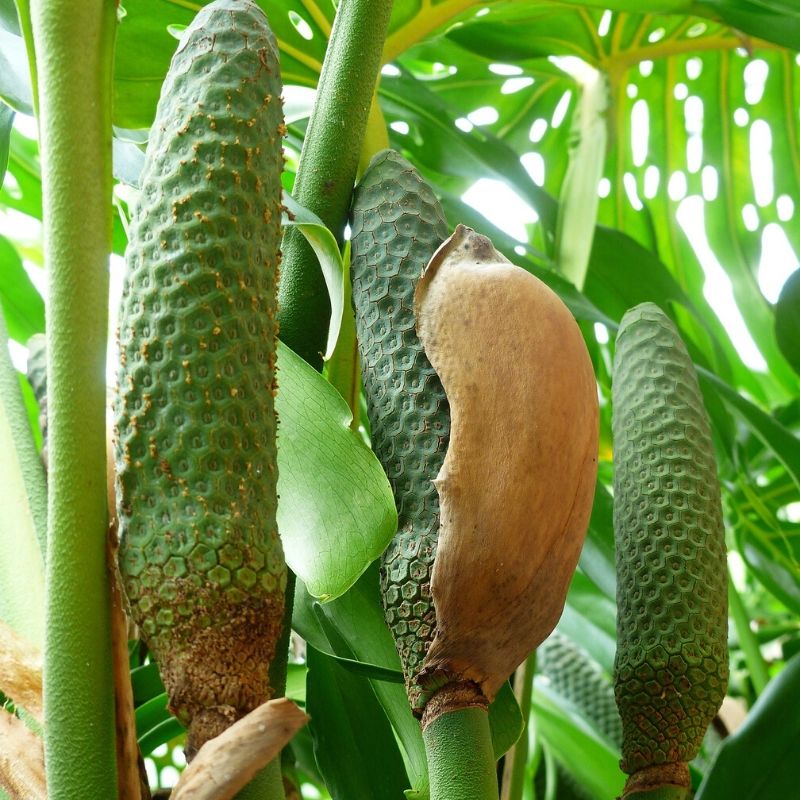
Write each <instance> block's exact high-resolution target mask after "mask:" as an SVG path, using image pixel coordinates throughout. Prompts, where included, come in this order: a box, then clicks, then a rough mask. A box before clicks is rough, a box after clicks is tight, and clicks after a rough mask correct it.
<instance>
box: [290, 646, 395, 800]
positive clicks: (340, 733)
mask: <svg viewBox="0 0 800 800" xmlns="http://www.w3.org/2000/svg"><path fill="white" fill-rule="evenodd" d="M307 660H308V687H307V704H306V708H307V711H308V714H309V716H310V717H311V722H310V723H309V727H310V729H311V733H312V735H313V737H314V754H315V756H316V760H317V765H318V766H319V769H320V773H321V774H322V776H323V778H324V779H325V783H326V785H327V787H328V790H329V791H330V793H331V796H332V797H333V800H352V798H356V797H364V798H366V797H369V798H375V800H403V797H404V794H403V793H404V790H405V789H406V788H408V778H407V777H406V772H405V769H404V767H403V761H402V758H401V757H400V753H399V751H398V749H397V743H396V741H395V738H394V735H393V734H392V729H391V727H390V726H389V722H388V720H387V718H386V714H385V713H384V712H383V709H382V708H381V706H380V705H379V704H378V701H377V698H376V697H375V693H374V692H373V691H372V689H371V687H370V686H369V684H366V686H365V684H364V682H363V681H361V680H359V679H358V678H357V677H356V676H354V675H353V674H352V673H350V672H348V671H347V670H346V669H344V668H342V667H341V666H340V665H339V664H338V663H337V662H336V661H334V660H333V659H331V658H329V657H328V656H326V655H324V654H323V653H320V652H319V651H317V650H315V649H314V648H313V647H309V648H308V653H307Z"/></svg>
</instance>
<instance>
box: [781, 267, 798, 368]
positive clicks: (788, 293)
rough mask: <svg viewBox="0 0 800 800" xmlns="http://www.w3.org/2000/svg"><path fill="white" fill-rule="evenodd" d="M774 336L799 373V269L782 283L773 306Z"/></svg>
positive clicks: (787, 358)
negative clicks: (778, 295)
mask: <svg viewBox="0 0 800 800" xmlns="http://www.w3.org/2000/svg"><path fill="white" fill-rule="evenodd" d="M775 338H776V339H777V340H778V347H780V349H781V352H782V353H783V355H784V356H785V357H786V360H787V361H788V362H789V363H790V364H791V365H792V369H794V371H795V372H796V373H797V374H798V375H800V270H796V271H795V272H794V273H792V275H791V276H790V277H789V279H788V280H787V281H786V283H785V284H784V285H783V289H782V290H781V295H780V297H779V298H778V304H777V305H776V306H775Z"/></svg>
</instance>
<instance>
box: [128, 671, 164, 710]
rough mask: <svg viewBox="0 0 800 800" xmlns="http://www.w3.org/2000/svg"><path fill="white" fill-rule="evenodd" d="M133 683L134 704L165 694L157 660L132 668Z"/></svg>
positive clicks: (143, 702)
mask: <svg viewBox="0 0 800 800" xmlns="http://www.w3.org/2000/svg"><path fill="white" fill-rule="evenodd" d="M131 685H132V686H133V704H134V706H136V707H138V706H141V705H144V704H145V703H147V702H149V701H150V700H152V699H153V698H155V697H158V696H159V695H162V694H164V691H165V689H164V684H163V683H162V681H161V676H160V675H159V674H158V667H157V666H156V663H155V661H151V662H150V663H149V664H144V665H143V666H141V667H135V668H134V669H132V670H131Z"/></svg>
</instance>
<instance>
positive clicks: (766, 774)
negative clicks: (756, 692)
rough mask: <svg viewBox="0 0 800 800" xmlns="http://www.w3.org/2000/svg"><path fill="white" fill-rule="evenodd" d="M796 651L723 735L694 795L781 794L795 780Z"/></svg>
mask: <svg viewBox="0 0 800 800" xmlns="http://www.w3.org/2000/svg"><path fill="white" fill-rule="evenodd" d="M798 707H800V655H796V656H794V658H792V659H791V660H790V661H789V662H788V664H787V665H786V666H785V667H784V669H783V670H782V671H781V673H780V674H779V675H778V676H777V677H776V678H774V679H773V680H772V681H770V683H769V685H768V686H767V688H766V690H765V691H764V693H763V694H762V695H761V696H760V697H759V698H758V700H757V701H756V703H755V705H754V706H753V707H752V708H751V709H750V712H749V713H748V715H747V718H746V719H745V721H744V724H743V725H742V727H741V728H739V729H738V730H737V731H736V732H735V733H734V734H733V735H731V736H729V737H728V738H727V739H725V740H724V741H723V743H722V746H721V747H720V749H719V751H718V753H717V758H716V760H715V761H714V765H713V767H712V768H711V769H710V770H709V772H708V774H707V775H706V778H705V780H704V781H703V783H702V785H701V786H700V789H699V791H698V793H697V800H723V798H724V800H729V799H730V798H732V797H735V798H736V799H737V800H772V799H773V798H774V800H782V798H788V797H793V796H794V795H795V794H796V793H797V786H798V784H799V783H800V760H799V759H798V758H797V753H798V751H800V715H798V714H796V713H794V711H795V710H796V709H797V708H798Z"/></svg>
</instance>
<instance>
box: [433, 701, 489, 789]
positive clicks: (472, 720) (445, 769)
mask: <svg viewBox="0 0 800 800" xmlns="http://www.w3.org/2000/svg"><path fill="white" fill-rule="evenodd" d="M422 737H423V739H424V740H425V750H426V751H427V753H428V775H429V777H430V786H431V798H430V800H498V793H497V773H496V771H495V758H494V751H493V749H492V737H491V734H490V732H489V714H488V712H487V711H486V709H484V708H476V707H469V708H461V709H458V710H457V711H449V712H445V713H444V714H440V715H439V716H438V717H436V718H435V719H433V720H432V721H431V722H429V723H428V725H427V726H426V727H425V728H424V730H423V732H422Z"/></svg>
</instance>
